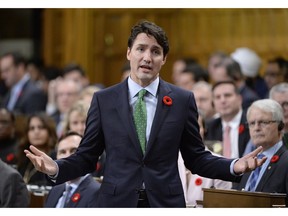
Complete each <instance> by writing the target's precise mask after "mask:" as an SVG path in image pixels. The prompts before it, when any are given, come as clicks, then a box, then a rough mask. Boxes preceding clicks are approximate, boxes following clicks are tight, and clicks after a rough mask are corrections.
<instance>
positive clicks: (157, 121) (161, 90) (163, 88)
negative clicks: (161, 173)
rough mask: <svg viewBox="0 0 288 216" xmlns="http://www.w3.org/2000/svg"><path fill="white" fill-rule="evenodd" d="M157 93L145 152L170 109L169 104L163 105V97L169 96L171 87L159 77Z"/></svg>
mask: <svg viewBox="0 0 288 216" xmlns="http://www.w3.org/2000/svg"><path fill="white" fill-rule="evenodd" d="M157 95H158V98H157V100H158V101H157V108H156V111H155V116H154V119H153V123H152V126H151V132H150V137H149V141H148V143H147V151H146V154H147V153H148V152H149V150H150V149H151V146H152V144H153V143H154V140H155V138H156V135H157V134H158V131H159V129H160V128H161V124H162V123H163V120H164V119H165V117H166V115H167V114H168V111H169V109H170V107H169V106H167V105H165V104H164V103H163V97H164V96H170V95H171V89H170V88H169V86H168V85H167V84H166V83H165V82H164V81H163V80H161V79H160V82H159V87H158V94H157Z"/></svg>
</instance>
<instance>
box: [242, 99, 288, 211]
mask: <svg viewBox="0 0 288 216" xmlns="http://www.w3.org/2000/svg"><path fill="white" fill-rule="evenodd" d="M283 119H284V117H283V110H282V107H281V105H279V104H278V103H277V102H276V101H274V100H272V99H263V100H258V101H256V102H254V103H253V104H252V105H251V107H250V108H249V109H248V111H247V120H248V125H249V131H250V135H251V140H252V142H253V144H254V145H255V146H256V147H258V146H262V147H263V152H262V154H263V155H265V156H266V157H267V160H266V162H265V163H264V164H263V165H262V167H261V169H260V172H259V175H258V178H255V180H256V181H255V184H254V183H253V180H252V179H253V177H252V176H253V175H255V174H253V173H254V172H256V170H255V171H253V172H248V173H245V174H244V175H243V177H242V179H241V181H240V183H239V185H238V189H239V190H247V191H258V192H268V193H285V194H287V192H288V166H287V164H288V150H287V148H286V147H285V145H283V141H282V140H281V131H282V130H283V128H284V123H283ZM257 169H259V168H257ZM254 185H255V186H254ZM253 186H254V187H253ZM287 205H288V198H287V196H286V206H287Z"/></svg>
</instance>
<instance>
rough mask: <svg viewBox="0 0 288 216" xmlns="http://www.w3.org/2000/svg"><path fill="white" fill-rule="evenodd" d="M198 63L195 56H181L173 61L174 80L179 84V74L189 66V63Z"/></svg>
mask: <svg viewBox="0 0 288 216" xmlns="http://www.w3.org/2000/svg"><path fill="white" fill-rule="evenodd" d="M195 63H197V61H196V60H195V59H193V58H190V57H188V58H179V59H177V60H176V61H174V62H173V67H172V82H173V83H174V84H175V85H177V84H178V80H179V75H180V74H181V72H183V70H184V69H185V68H186V67H188V66H189V65H193V64H195Z"/></svg>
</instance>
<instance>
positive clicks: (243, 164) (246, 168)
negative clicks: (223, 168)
mask: <svg viewBox="0 0 288 216" xmlns="http://www.w3.org/2000/svg"><path fill="white" fill-rule="evenodd" d="M262 151H263V147H262V146H260V147H258V148H257V149H255V150H254V151H253V152H250V153H249V154H247V155H245V156H243V157H241V158H239V160H238V161H237V162H236V163H235V164H234V172H235V174H238V175H239V174H242V173H245V172H250V171H252V170H255V169H256V168H257V167H259V166H262V164H263V163H265V161H266V160H267V157H263V158H262V159H257V155H258V154H259V153H260V152H262Z"/></svg>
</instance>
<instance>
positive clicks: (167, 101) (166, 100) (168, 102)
mask: <svg viewBox="0 0 288 216" xmlns="http://www.w3.org/2000/svg"><path fill="white" fill-rule="evenodd" d="M163 103H164V104H165V105H167V106H171V105H172V98H170V97H169V96H164V97H163Z"/></svg>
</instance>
